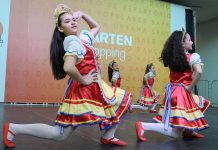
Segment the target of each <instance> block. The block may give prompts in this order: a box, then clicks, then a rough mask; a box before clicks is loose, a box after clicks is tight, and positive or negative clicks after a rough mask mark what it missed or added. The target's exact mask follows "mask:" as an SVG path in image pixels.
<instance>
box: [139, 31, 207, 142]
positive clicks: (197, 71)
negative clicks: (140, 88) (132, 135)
mask: <svg viewBox="0 0 218 150" xmlns="http://www.w3.org/2000/svg"><path fill="white" fill-rule="evenodd" d="M192 44H193V42H192V41H191V37H190V35H189V34H188V33H186V32H184V31H175V32H173V33H172V34H171V36H170V37H169V38H168V40H167V41H166V43H165V45H164V48H163V51H162V53H161V57H160V60H161V61H162V62H163V64H164V66H165V67H169V69H170V83H169V84H168V85H167V86H166V91H165V98H164V101H163V104H162V106H161V108H160V110H159V113H158V115H157V116H156V117H154V120H155V121H157V122H159V123H145V122H139V121H138V122H136V132H137V137H138V139H139V140H140V141H146V138H145V137H143V134H144V131H146V130H150V131H155V132H159V133H161V134H164V135H167V136H170V137H174V138H177V137H180V136H181V135H182V133H183V136H184V137H193V138H203V137H204V136H203V135H201V134H199V133H197V132H196V131H199V130H203V129H206V128H208V124H207V122H206V121H205V119H204V114H203V113H204V112H205V110H206V109H207V108H208V107H209V104H210V102H209V101H208V100H206V99H204V98H203V97H201V96H197V95H194V94H192V92H191V91H192V90H193V88H194V86H195V85H196V84H197V82H198V81H199V79H200V77H201V74H202V62H201V59H200V56H199V55H198V54H197V53H193V54H189V53H188V52H187V50H192Z"/></svg>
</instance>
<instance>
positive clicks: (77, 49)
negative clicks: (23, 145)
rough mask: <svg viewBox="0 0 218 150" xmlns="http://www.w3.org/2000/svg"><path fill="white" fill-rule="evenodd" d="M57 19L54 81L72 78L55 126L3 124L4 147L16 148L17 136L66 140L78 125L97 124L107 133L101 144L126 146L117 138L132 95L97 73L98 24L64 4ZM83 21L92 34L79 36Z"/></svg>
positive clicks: (52, 57) (52, 50)
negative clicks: (80, 22)
mask: <svg viewBox="0 0 218 150" xmlns="http://www.w3.org/2000/svg"><path fill="white" fill-rule="evenodd" d="M54 16H55V21H56V27H55V30H54V33H53V37H52V41H51V45H50V61H51V66H52V71H53V75H54V77H55V79H63V78H65V76H66V75H68V76H69V77H70V78H71V79H70V82H69V84H68V87H67V89H66V92H65V98H64V99H63V102H62V104H61V106H60V108H59V111H58V114H57V117H56V120H55V123H56V125H55V126H50V125H47V124H41V123H34V124H14V123H4V126H3V142H4V145H5V146H6V147H10V148H12V147H15V144H14V143H13V139H14V137H15V136H17V135H18V134H26V135H31V136H36V137H39V138H47V139H52V140H64V139H66V138H67V137H69V135H71V133H72V132H73V131H75V129H76V128H77V127H78V126H81V125H93V124H98V125H99V127H100V129H101V130H104V134H103V135H102V137H101V139H100V142H101V143H102V144H113V145H119V146H126V145H127V143H126V142H124V141H121V140H119V139H117V138H115V137H114V136H115V132H116V129H117V126H118V124H119V123H120V119H121V117H122V116H123V115H124V114H125V112H126V111H127V110H128V109H129V106H130V103H131V93H129V92H126V91H124V90H122V89H116V88H115V87H114V88H111V87H110V86H109V85H107V84H106V83H105V82H104V81H103V80H102V79H101V78H100V75H99V74H98V66H97V60H96V54H95V50H94V49H93V47H92V46H93V40H94V37H95V36H96V35H97V33H98V32H99V29H100V26H99V24H98V23H97V22H96V21H95V20H94V19H93V18H91V17H90V16H89V15H87V14H85V13H84V12H81V11H77V12H74V13H72V12H71V9H70V8H69V7H68V6H66V5H64V4H60V5H58V6H57V8H56V9H55V14H54ZM80 19H83V20H84V21H85V22H86V23H87V24H88V26H89V27H90V31H89V32H86V33H84V34H80V35H79V36H77V31H78V26H77V25H78V21H79V20H80Z"/></svg>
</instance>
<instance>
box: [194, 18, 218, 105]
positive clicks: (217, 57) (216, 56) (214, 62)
mask: <svg viewBox="0 0 218 150" xmlns="http://www.w3.org/2000/svg"><path fill="white" fill-rule="evenodd" d="M217 26H218V18H216V19H214V20H210V21H208V22H204V23H201V24H197V28H196V31H197V32H196V35H197V36H196V41H197V43H196V52H197V53H199V54H200V55H201V58H202V61H203V63H204V69H203V75H202V77H201V80H208V81H209V84H210V85H211V84H212V81H213V80H218V30H217ZM209 91H210V93H209V95H210V100H211V101H212V104H213V106H218V92H217V91H218V81H216V82H214V83H213V84H212V86H211V87H210V90H209Z"/></svg>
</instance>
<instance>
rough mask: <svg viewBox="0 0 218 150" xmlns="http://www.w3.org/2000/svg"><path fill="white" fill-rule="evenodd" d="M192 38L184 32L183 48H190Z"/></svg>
mask: <svg viewBox="0 0 218 150" xmlns="http://www.w3.org/2000/svg"><path fill="white" fill-rule="evenodd" d="M192 44H193V42H192V40H191V37H190V35H189V34H186V35H185V37H184V41H183V42H182V46H183V48H184V50H192Z"/></svg>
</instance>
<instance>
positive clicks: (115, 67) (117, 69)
mask: <svg viewBox="0 0 218 150" xmlns="http://www.w3.org/2000/svg"><path fill="white" fill-rule="evenodd" d="M113 70H115V71H119V66H118V64H117V63H114V65H113Z"/></svg>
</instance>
